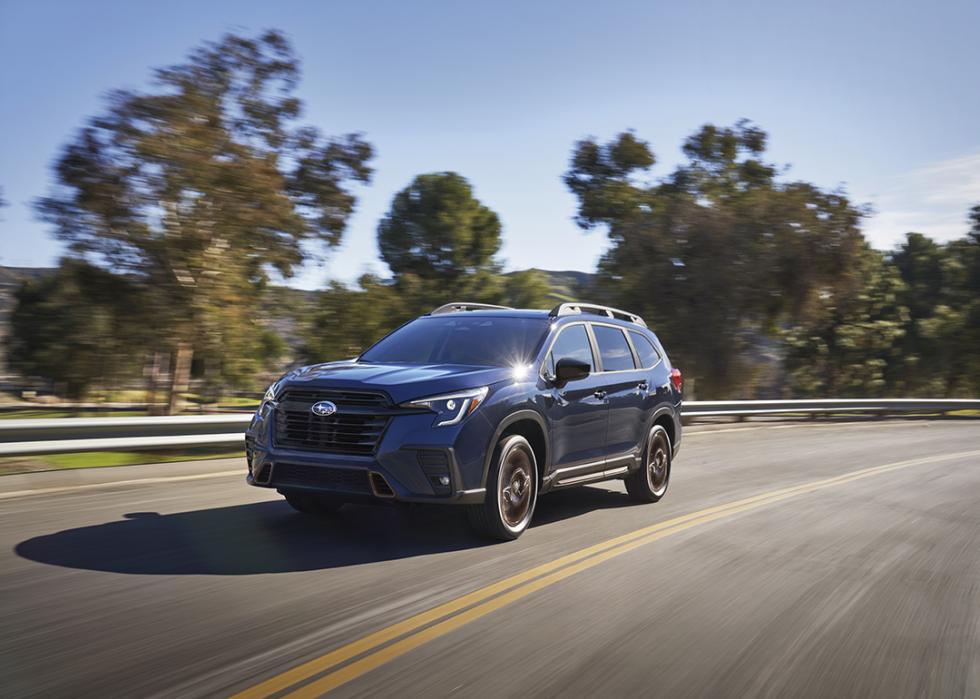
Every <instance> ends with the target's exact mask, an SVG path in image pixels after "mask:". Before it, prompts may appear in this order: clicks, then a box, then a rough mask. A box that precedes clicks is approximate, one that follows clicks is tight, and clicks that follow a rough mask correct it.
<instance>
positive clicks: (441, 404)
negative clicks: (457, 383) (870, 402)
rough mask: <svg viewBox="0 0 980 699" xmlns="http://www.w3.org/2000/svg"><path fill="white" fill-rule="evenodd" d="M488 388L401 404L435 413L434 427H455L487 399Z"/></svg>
mask: <svg viewBox="0 0 980 699" xmlns="http://www.w3.org/2000/svg"><path fill="white" fill-rule="evenodd" d="M489 390H490V387H489V386H483V387H482V388H473V389H470V390H468V391H457V392H455V393H446V394H444V395H441V396H433V397H432V398H421V399H419V400H412V401H409V402H408V403H403V405H405V406H406V407H409V408H427V409H429V410H431V411H432V412H434V413H436V415H437V419H436V427H445V426H446V425H455V424H456V423H458V422H459V421H460V420H462V419H463V418H464V417H466V416H467V415H469V414H470V413H472V412H473V411H474V410H476V409H477V408H478V407H480V404H481V403H483V401H484V399H485V398H486V397H487V392H488V391H489Z"/></svg>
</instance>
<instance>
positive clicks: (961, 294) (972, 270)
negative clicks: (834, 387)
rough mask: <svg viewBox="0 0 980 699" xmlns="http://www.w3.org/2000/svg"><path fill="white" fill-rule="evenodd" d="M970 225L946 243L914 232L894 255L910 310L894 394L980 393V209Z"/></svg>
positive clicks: (893, 375)
mask: <svg viewBox="0 0 980 699" xmlns="http://www.w3.org/2000/svg"><path fill="white" fill-rule="evenodd" d="M971 222H972V223H973V229H972V231H971V232H970V234H969V235H967V236H966V237H965V238H962V239H960V240H955V241H952V242H950V243H946V244H939V243H936V242H935V241H933V240H931V239H929V238H926V237H925V236H923V235H920V234H918V233H910V234H908V236H907V237H906V239H905V242H904V243H903V244H902V245H901V246H900V247H899V248H898V249H897V250H895V251H894V252H893V253H892V255H891V261H892V263H893V264H894V265H895V267H896V269H897V270H898V272H899V273H900V274H901V277H902V280H903V281H904V282H905V292H904V294H903V303H905V305H907V306H908V308H909V311H910V312H909V318H908V322H907V323H906V328H905V337H904V341H903V343H902V361H900V362H896V363H895V364H894V365H893V367H892V372H891V382H890V383H891V387H892V391H893V392H894V393H898V394H904V395H961V396H973V395H976V394H977V393H980V236H978V235H977V232H978V230H980V228H978V226H980V207H974V208H973V209H972V210H971Z"/></svg>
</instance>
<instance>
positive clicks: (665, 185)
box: [565, 122, 862, 398]
mask: <svg viewBox="0 0 980 699" xmlns="http://www.w3.org/2000/svg"><path fill="white" fill-rule="evenodd" d="M624 143H625V144H628V147H625V146H623V144H624ZM765 144H766V135H765V133H764V132H763V131H761V130H760V129H758V128H757V127H755V126H753V125H751V124H749V123H748V122H740V123H739V124H736V125H735V126H734V127H732V128H718V127H715V126H712V125H706V126H704V127H702V128H701V129H700V130H699V131H698V132H697V133H696V134H694V135H693V136H691V137H690V138H689V139H688V140H687V141H686V142H685V144H684V152H685V154H686V155H687V157H688V161H687V162H686V163H684V164H682V165H681V166H680V167H678V168H677V169H676V170H675V171H674V172H673V173H672V174H671V175H670V176H669V177H667V178H666V179H664V180H663V181H660V182H653V183H650V184H645V183H643V182H642V181H641V179H640V176H641V175H643V174H644V173H645V172H646V170H647V169H648V167H649V165H650V164H652V163H653V162H655V157H654V155H653V153H652V152H650V151H649V148H648V146H647V145H646V144H645V143H643V142H641V141H638V140H636V139H635V137H633V136H632V134H629V133H627V134H622V135H620V136H618V137H617V138H616V139H614V140H613V141H612V142H610V143H609V144H606V145H599V144H597V143H595V142H594V141H592V140H586V141H582V142H580V143H578V144H577V145H576V147H575V150H574V151H573V154H572V159H571V166H570V169H569V171H568V172H567V173H566V175H565V182H566V183H567V184H568V185H569V187H570V189H571V190H572V191H573V193H575V194H576V195H577V196H578V199H579V216H578V219H577V220H578V222H579V225H581V226H582V227H584V228H595V227H600V226H601V227H604V228H605V229H606V230H607V232H608V235H609V237H610V240H611V242H612V246H611V247H610V249H609V251H608V252H607V253H606V255H605V256H604V257H603V258H602V260H601V262H600V264H599V281H598V284H597V288H596V292H597V294H598V295H599V296H600V297H602V299H603V300H606V301H608V302H610V303H612V304H613V305H617V306H621V307H624V308H629V309H630V310H633V311H636V312H639V313H641V314H642V315H643V316H644V317H645V318H646V319H647V321H648V322H650V323H651V324H652V325H654V326H655V327H656V328H657V330H658V332H660V333H661V334H662V336H663V337H664V339H665V341H666V342H667V343H668V345H669V346H670V347H671V352H672V356H673V358H674V360H675V363H677V364H678V366H680V367H682V368H683V370H684V371H685V373H686V375H687V376H689V377H692V378H695V379H696V384H697V386H698V394H699V397H702V398H707V397H711V396H728V395H731V394H732V393H733V392H734V391H737V390H738V388H739V386H740V385H741V381H742V379H743V375H744V367H743V365H742V358H743V356H744V353H745V351H746V350H747V349H748V347H749V346H750V344H751V339H752V338H753V337H758V336H759V335H760V334H761V333H771V332H773V331H774V330H775V329H776V327H777V326H778V324H779V323H780V322H782V321H783V320H784V319H786V318H791V317H797V316H799V315H802V314H805V312H806V309H807V307H808V306H809V305H810V304H812V302H813V299H814V298H815V295H816V293H817V292H818V291H820V290H822V289H824V288H827V287H831V288H832V287H833V286H834V284H835V283H837V281H838V280H839V278H840V270H841V269H843V267H844V266H845V265H846V263H847V261H848V260H849V259H850V258H851V256H852V255H853V254H854V253H855V251H857V250H859V248H860V246H861V244H862V237H861V233H860V230H859V228H858V224H859V222H860V218H861V212H860V211H858V210H857V209H856V208H855V207H854V206H852V205H851V203H850V202H849V201H848V199H847V198H846V197H845V196H844V195H843V194H842V193H839V192H825V191H823V190H820V189H819V188H817V187H815V186H813V185H811V184H808V183H805V182H779V181H777V180H776V179H775V176H774V175H775V167H774V166H772V165H770V164H767V163H765V162H764V161H763V159H762V157H763V155H764V151H765ZM624 149H625V151H626V152H628V153H629V154H630V156H629V157H628V158H627V157H619V156H617V155H616V154H617V153H619V152H620V151H622V150H624Z"/></svg>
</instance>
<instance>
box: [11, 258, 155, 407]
mask: <svg viewBox="0 0 980 699" xmlns="http://www.w3.org/2000/svg"><path fill="white" fill-rule="evenodd" d="M142 293H143V291H142V289H141V288H140V287H139V286H138V285H136V284H133V283H132V282H131V281H129V280H127V279H125V278H123V277H120V276H118V275H114V274H111V273H109V272H106V271H104V270H101V269H98V268H97V267H93V266H91V265H89V264H86V263H84V262H79V261H77V260H64V261H62V264H61V266H60V267H59V268H58V270H57V271H56V272H55V273H54V274H52V275H49V276H46V277H42V278H40V279H37V280H32V281H27V282H25V283H24V284H23V286H21V288H20V289H19V290H18V291H17V292H16V294H15V297H14V309H13V312H12V314H11V318H10V337H9V339H8V342H9V347H8V349H9V360H10V363H11V365H12V366H15V367H17V368H18V369H19V370H20V371H21V373H23V374H25V375H28V376H43V377H45V378H47V379H50V380H51V381H53V382H54V384H55V387H56V390H57V391H58V392H59V393H62V394H63V395H64V396H66V397H67V398H71V399H75V400H77V399H81V398H84V397H85V395H86V393H87V392H88V391H89V390H90V389H91V388H92V386H93V385H94V384H96V383H102V384H103V385H109V384H111V383H114V382H116V381H118V380H121V379H124V378H133V377H136V376H138V375H139V371H140V369H141V367H142V361H143V356H142V352H141V351H140V349H139V347H140V345H141V343H142V342H143V341H144V340H145V337H142V336H141V334H140V332H141V327H143V324H142V323H141V319H140V317H139V315H140V314H139V311H138V309H139V307H140V300H141V298H140V297H141V295H142Z"/></svg>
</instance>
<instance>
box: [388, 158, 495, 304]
mask: <svg viewBox="0 0 980 699" xmlns="http://www.w3.org/2000/svg"><path fill="white" fill-rule="evenodd" d="M378 247H379V248H380V250H381V257H382V259H383V260H384V261H385V263H387V265H388V267H389V268H390V269H391V271H392V273H393V274H394V276H395V280H396V281H398V280H401V279H402V278H403V277H405V276H406V275H414V277H415V278H417V279H418V280H420V281H422V282H424V283H423V286H424V287H425V293H426V295H427V296H428V297H429V299H430V300H435V299H439V298H441V299H446V300H450V299H458V298H466V300H483V299H485V298H490V297H493V298H499V297H500V295H501V294H502V293H503V287H502V285H500V283H499V280H497V279H496V276H497V273H498V272H499V264H498V263H497V261H496V259H495V256H496V254H497V251H498V250H499V249H500V219H499V218H498V217H497V214H495V213H494V212H493V211H491V210H490V209H489V208H488V207H486V206H484V205H483V204H482V203H480V201H479V200H478V199H477V198H476V197H474V196H473V190H472V188H471V187H470V184H469V182H467V181H466V179H465V178H463V177H461V176H460V175H458V174H456V173H454V172H442V173H433V174H428V175H419V176H418V177H416V178H415V179H414V180H413V181H412V183H411V184H410V185H409V186H408V187H406V188H405V189H403V190H402V191H400V192H398V194H396V195H395V198H394V200H393V201H392V203H391V209H390V210H389V211H388V213H387V215H386V216H385V217H384V218H383V219H382V220H381V223H380V224H379V225H378ZM413 283H414V282H413ZM466 293H476V294H478V295H479V297H480V298H472V299H470V298H468V297H466Z"/></svg>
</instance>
